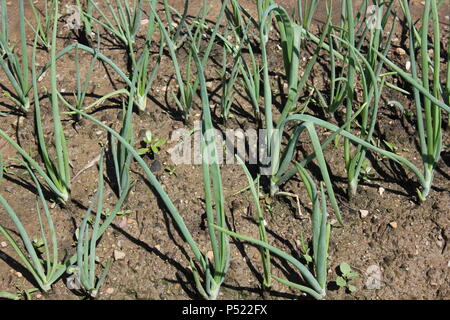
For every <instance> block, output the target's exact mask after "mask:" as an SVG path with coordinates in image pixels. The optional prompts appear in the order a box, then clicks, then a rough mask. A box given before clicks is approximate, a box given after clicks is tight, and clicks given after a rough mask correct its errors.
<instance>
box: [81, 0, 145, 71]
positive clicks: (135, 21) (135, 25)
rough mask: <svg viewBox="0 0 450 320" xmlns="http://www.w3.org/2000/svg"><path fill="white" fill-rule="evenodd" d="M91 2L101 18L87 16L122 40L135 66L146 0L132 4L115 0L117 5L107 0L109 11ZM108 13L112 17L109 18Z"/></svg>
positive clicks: (137, 0) (136, 0)
mask: <svg viewBox="0 0 450 320" xmlns="http://www.w3.org/2000/svg"><path fill="white" fill-rule="evenodd" d="M89 2H90V5H92V7H93V9H95V12H97V13H98V14H99V15H100V18H99V19H97V18H95V17H93V16H87V14H86V16H87V17H88V18H90V19H91V20H92V21H94V22H96V23H98V24H100V25H101V26H103V27H104V28H105V30H107V31H108V32H110V33H111V34H112V35H113V36H114V37H115V38H116V39H117V40H118V41H120V43H121V44H122V45H123V46H124V47H125V48H126V49H127V53H128V55H129V57H130V61H131V63H132V66H133V67H135V65H136V58H135V54H136V53H135V50H136V49H135V42H136V37H137V34H138V32H139V28H140V26H141V19H142V14H143V10H144V9H143V3H144V0H133V2H132V5H130V3H129V2H128V1H127V0H125V1H122V0H115V2H114V3H115V6H113V4H112V3H111V1H110V0H105V1H104V3H105V5H106V7H107V9H108V11H107V12H104V11H103V10H102V9H101V8H100V7H99V5H98V4H97V3H96V2H95V1H93V0H89ZM108 14H109V15H110V16H111V17H112V18H109V17H108Z"/></svg>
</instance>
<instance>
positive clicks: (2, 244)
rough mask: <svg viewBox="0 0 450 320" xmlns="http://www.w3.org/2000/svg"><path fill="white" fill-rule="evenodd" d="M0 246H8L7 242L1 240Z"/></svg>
mask: <svg viewBox="0 0 450 320" xmlns="http://www.w3.org/2000/svg"><path fill="white" fill-rule="evenodd" d="M0 246H1V247H2V248H6V247H7V246H8V244H7V243H6V242H5V241H2V242H1V243H0Z"/></svg>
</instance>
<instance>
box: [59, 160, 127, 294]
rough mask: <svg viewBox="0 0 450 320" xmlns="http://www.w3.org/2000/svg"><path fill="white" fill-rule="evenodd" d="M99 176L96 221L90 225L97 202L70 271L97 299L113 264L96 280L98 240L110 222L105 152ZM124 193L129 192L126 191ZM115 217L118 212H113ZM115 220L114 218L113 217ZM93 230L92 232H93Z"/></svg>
mask: <svg viewBox="0 0 450 320" xmlns="http://www.w3.org/2000/svg"><path fill="white" fill-rule="evenodd" d="M98 170H99V175H98V187H97V194H96V196H95V200H96V201H97V205H96V211H95V219H94V222H93V223H90V219H91V217H92V211H93V206H94V203H95V200H94V201H92V203H91V205H90V206H89V208H88V210H87V211H86V213H85V214H84V217H83V221H82V222H81V225H80V227H79V229H78V230H79V232H78V237H77V238H78V242H77V253H76V257H77V261H76V264H75V265H73V266H71V267H70V268H69V269H68V271H69V272H73V273H74V274H73V275H74V276H75V277H76V278H77V280H78V281H79V283H80V284H81V286H82V287H83V289H84V290H85V291H86V292H87V293H89V295H90V296H92V297H95V296H96V295H97V293H98V290H99V288H100V286H101V285H102V284H103V282H104V281H105V279H106V276H107V274H108V271H109V268H110V266H111V262H108V263H107V264H106V266H105V267H104V268H103V270H102V272H101V274H100V276H99V277H98V278H96V259H97V256H96V248H97V244H98V240H99V239H100V236H101V233H100V231H101V227H102V226H108V225H109V221H103V223H102V221H101V220H102V212H103V207H102V206H103V187H104V179H103V152H102V154H101V156H100V160H99V169H98ZM124 192H127V191H126V190H124ZM113 214H114V216H115V215H116V214H117V211H115V212H113ZM113 218H114V217H113ZM105 223H106V224H105ZM91 229H92V230H91Z"/></svg>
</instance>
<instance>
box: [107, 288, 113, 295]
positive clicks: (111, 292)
mask: <svg viewBox="0 0 450 320" xmlns="http://www.w3.org/2000/svg"><path fill="white" fill-rule="evenodd" d="M113 293H114V288H108V289H106V294H113Z"/></svg>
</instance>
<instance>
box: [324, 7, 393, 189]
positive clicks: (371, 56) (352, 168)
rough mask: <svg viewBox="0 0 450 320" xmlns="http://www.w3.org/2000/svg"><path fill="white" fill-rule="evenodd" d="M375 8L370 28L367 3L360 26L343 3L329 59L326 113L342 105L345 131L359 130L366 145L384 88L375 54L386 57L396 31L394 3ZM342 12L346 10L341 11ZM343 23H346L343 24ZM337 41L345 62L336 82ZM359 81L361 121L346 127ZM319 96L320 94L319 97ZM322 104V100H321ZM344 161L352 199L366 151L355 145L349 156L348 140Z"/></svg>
mask: <svg viewBox="0 0 450 320" xmlns="http://www.w3.org/2000/svg"><path fill="white" fill-rule="evenodd" d="M374 3H375V5H376V6H377V9H376V12H375V13H374V15H376V16H374V17H371V18H372V19H374V20H375V23H376V25H375V24H369V23H368V22H367V19H368V17H366V16H365V15H362V13H363V12H365V11H366V8H367V7H368V1H364V2H363V4H362V6H361V7H360V10H359V12H358V14H357V16H356V18H358V17H360V16H362V18H363V19H362V20H361V22H360V25H359V26H357V25H356V22H355V20H356V18H355V17H354V16H353V3H352V2H351V1H345V3H344V4H343V11H344V12H345V14H343V16H342V18H341V19H342V22H341V24H342V26H341V28H340V30H341V35H340V36H336V35H334V34H331V33H330V37H329V39H330V50H329V53H330V58H331V59H332V61H331V85H330V103H329V105H328V107H327V109H328V111H330V112H334V111H335V110H336V109H338V108H339V107H340V105H341V104H344V105H345V109H346V113H345V115H346V116H345V117H346V118H345V119H346V121H347V123H348V124H347V127H346V128H345V129H346V130H347V131H349V132H351V130H352V125H356V126H358V127H359V130H360V137H361V138H363V139H365V140H366V141H371V140H372V138H373V134H374V130H375V126H376V124H377V119H378V108H379V104H380V99H381V93H382V90H383V86H384V85H385V84H387V82H386V81H385V77H386V76H387V75H392V74H385V75H382V74H381V72H382V68H383V65H384V62H383V60H381V59H379V58H378V55H377V54H376V52H379V53H381V54H382V55H384V56H386V55H387V53H388V51H389V49H390V43H391V39H392V35H393V31H394V28H395V15H394V16H393V15H392V11H391V9H392V5H393V2H392V1H390V2H386V3H381V1H375V2H374ZM344 9H345V10H344ZM382 10H386V12H385V14H384V15H382V14H380V13H381V11H382ZM391 16H393V17H394V21H393V22H392V23H391V27H390V30H386V29H387V25H388V22H389V17H391ZM344 21H345V22H344ZM355 28H356V30H361V29H362V30H363V31H362V34H361V36H360V37H359V40H358V39H356V37H355ZM385 33H386V34H387V35H388V36H387V39H386V41H382V37H383V35H384V34H385ZM334 41H336V42H337V43H336V47H339V48H342V49H343V48H345V49H346V50H347V55H346V62H347V66H346V68H345V69H342V72H341V75H340V77H339V78H337V77H336V71H335V69H336V66H335V62H334V53H333V51H334V46H333V42H334ZM365 41H367V43H368V51H367V53H366V54H364V53H361V52H362V49H361V47H362V45H363V44H364V42H365ZM359 79H360V81H361V88H362V99H363V101H362V105H364V106H365V108H364V109H363V111H362V113H361V119H360V121H359V122H358V123H349V122H348V120H349V119H350V118H351V116H352V113H353V112H352V110H353V108H354V105H355V100H356V98H355V94H354V92H355V87H356V83H357V82H358V80H359ZM319 95H320V93H319ZM321 100H322V102H323V103H324V98H323V97H322V98H321ZM344 159H345V166H346V169H347V179H348V195H349V197H352V196H354V195H355V194H356V191H357V186H358V181H359V176H360V172H361V169H362V168H363V165H364V163H365V162H366V150H365V149H364V148H363V147H362V146H361V145H358V146H357V147H356V150H354V152H353V153H352V151H351V145H350V140H348V139H344Z"/></svg>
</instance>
